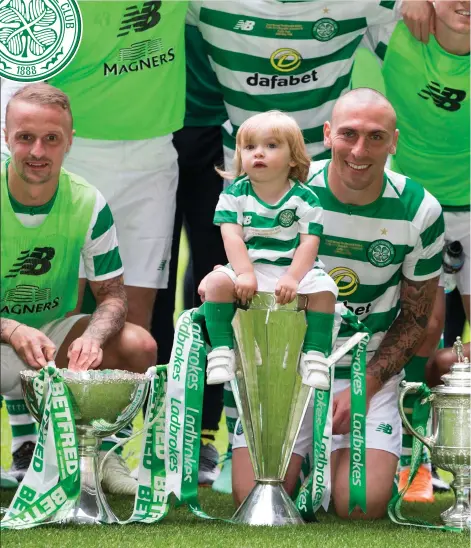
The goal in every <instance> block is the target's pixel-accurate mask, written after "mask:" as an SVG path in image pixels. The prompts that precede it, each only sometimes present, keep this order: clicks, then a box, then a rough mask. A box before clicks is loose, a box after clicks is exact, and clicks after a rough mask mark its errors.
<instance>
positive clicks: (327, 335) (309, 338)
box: [303, 310, 334, 358]
mask: <svg viewBox="0 0 471 548" xmlns="http://www.w3.org/2000/svg"><path fill="white" fill-rule="evenodd" d="M306 319H307V331H306V337H305V338H304V346H303V352H309V351H310V350H317V351H319V352H322V353H323V354H324V356H325V357H326V358H327V357H328V356H330V354H331V352H332V329H333V327H334V315H333V314H327V313H325V312H314V311H312V310H308V311H307V312H306Z"/></svg>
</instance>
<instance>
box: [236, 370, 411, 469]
mask: <svg viewBox="0 0 471 548" xmlns="http://www.w3.org/2000/svg"><path fill="white" fill-rule="evenodd" d="M403 377H404V375H403V373H400V374H398V375H395V376H394V377H392V378H391V379H389V381H388V382H387V383H386V384H385V385H384V386H383V388H382V389H381V390H380V391H379V392H378V393H377V394H376V395H374V396H373V398H372V399H371V402H370V407H369V409H368V414H367V416H366V448H367V449H381V450H383V451H387V452H388V453H392V454H393V455H396V456H397V457H398V458H399V457H400V456H401V446H402V423H401V418H400V416H399V407H398V399H399V383H400V382H401V380H402V379H403ZM348 386H350V381H349V380H348V379H336V380H335V381H334V394H337V393H338V392H341V391H342V390H345V388H348ZM313 406H314V403H313V400H312V399H311V401H310V403H309V406H308V408H307V411H306V415H305V416H304V420H303V423H302V424H301V428H300V429H299V434H298V438H297V440H296V443H295V445H294V449H293V453H296V454H297V455H300V456H301V457H303V458H304V457H305V456H306V455H309V456H310V462H312V427H313V424H312V421H313ZM239 447H247V442H246V440H245V435H244V433H243V431H242V424H241V422H240V419H238V420H237V423H236V427H235V432H234V438H233V443H232V448H233V449H238V448H239ZM349 447H350V434H344V435H334V436H332V452H334V451H336V450H337V449H348V448H349Z"/></svg>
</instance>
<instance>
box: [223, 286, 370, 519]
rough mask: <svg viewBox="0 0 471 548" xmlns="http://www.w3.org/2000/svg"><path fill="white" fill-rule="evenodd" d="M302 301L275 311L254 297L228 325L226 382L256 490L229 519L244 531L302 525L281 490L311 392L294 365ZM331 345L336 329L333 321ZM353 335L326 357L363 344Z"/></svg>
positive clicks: (302, 329) (270, 300)
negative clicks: (230, 347) (230, 361)
mask: <svg viewBox="0 0 471 548" xmlns="http://www.w3.org/2000/svg"><path fill="white" fill-rule="evenodd" d="M305 300H306V299H305V297H303V296H299V297H298V299H295V300H294V301H293V302H292V303H290V304H287V305H283V306H278V305H275V296H274V294H273V293H263V292H259V293H256V294H255V296H254V298H253V300H252V301H251V303H250V306H249V307H248V308H247V307H245V308H239V309H238V310H237V312H236V314H235V317H234V320H233V322H232V325H233V327H234V334H235V338H236V342H237V344H236V375H235V380H233V381H232V382H231V385H232V390H233V393H234V397H235V400H236V404H237V407H238V411H239V415H240V417H241V422H242V426H243V429H244V433H245V437H246V441H247V446H248V450H249V453H250V458H251V461H252V465H253V469H254V473H255V480H256V486H255V487H254V488H253V490H252V491H251V493H250V494H249V495H248V496H247V498H246V499H245V500H244V502H243V503H242V505H241V506H240V508H239V509H238V510H237V512H236V513H235V514H234V516H233V518H232V519H233V521H235V522H237V523H245V524H249V525H289V524H302V523H304V522H303V520H302V518H301V516H300V514H299V512H298V510H297V509H296V506H295V504H294V503H293V501H292V500H291V498H290V497H289V495H288V494H287V493H286V491H285V489H284V488H283V480H284V478H285V475H286V471H287V468H288V464H289V460H290V458H291V454H292V451H293V447H294V444H295V441H296V438H297V435H298V432H299V429H300V427H301V423H302V420H303V418H304V414H305V412H306V408H307V406H308V403H309V399H310V397H311V395H312V388H310V387H309V386H306V385H304V384H303V383H302V380H301V376H300V375H299V373H298V362H299V358H300V355H301V349H302V346H303V341H304V335H305V333H306V319H305V313H304V305H305ZM337 320H338V321H337V322H336V328H335V329H334V336H333V340H335V338H336V336H337V333H338V329H339V328H340V316H339V315H337ZM363 336H364V334H363V333H358V334H356V335H354V337H352V338H351V339H349V341H347V343H345V344H344V345H343V346H342V347H341V348H340V349H338V350H336V352H335V353H334V354H333V355H332V356H331V360H332V363H334V362H335V361H337V360H338V359H340V358H341V357H342V356H343V355H344V354H345V353H346V352H348V350H350V349H351V348H352V347H353V346H354V345H355V344H357V343H358V342H359V340H361V339H362V338H363Z"/></svg>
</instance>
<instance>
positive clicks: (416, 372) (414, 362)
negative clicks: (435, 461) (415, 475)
mask: <svg viewBox="0 0 471 548" xmlns="http://www.w3.org/2000/svg"><path fill="white" fill-rule="evenodd" d="M427 362H428V358H423V357H421V356H412V358H411V359H410V360H409V361H408V362H407V364H406V365H405V367H404V372H405V374H406V378H405V380H406V381H408V382H424V381H425V366H426V365H427ZM418 397H419V396H418V395H417V394H408V395H407V396H406V397H405V398H404V412H405V414H406V417H407V419H408V420H409V422H411V421H412V410H413V409H414V403H415V402H416V400H417V398H418ZM412 441H413V436H412V434H409V433H408V431H407V430H406V428H405V426H404V425H403V434H402V450H401V459H400V462H399V468H400V469H403V468H407V467H408V466H410V462H411V455H412ZM422 462H423V463H428V462H429V458H428V453H427V451H426V449H425V447H424V448H423V450H422Z"/></svg>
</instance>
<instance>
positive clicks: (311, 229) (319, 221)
mask: <svg viewBox="0 0 471 548" xmlns="http://www.w3.org/2000/svg"><path fill="white" fill-rule="evenodd" d="M297 215H298V217H299V220H298V226H299V233H300V234H311V235H313V236H319V237H320V236H322V232H323V231H324V210H323V208H322V206H321V204H320V202H319V198H318V197H317V195H316V193H315V192H314V191H312V190H311V189H310V188H306V199H305V200H303V202H302V203H301V204H300V205H299V206H298V210H297Z"/></svg>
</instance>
